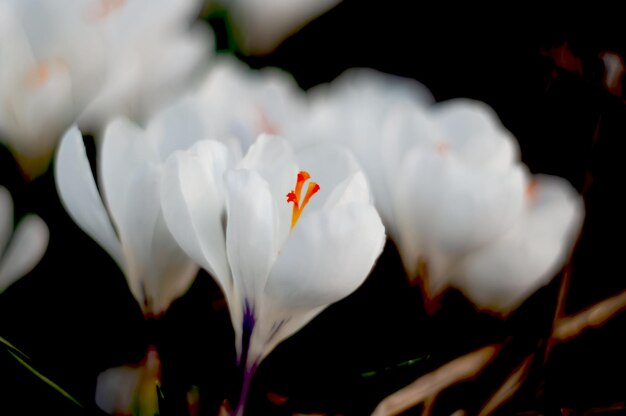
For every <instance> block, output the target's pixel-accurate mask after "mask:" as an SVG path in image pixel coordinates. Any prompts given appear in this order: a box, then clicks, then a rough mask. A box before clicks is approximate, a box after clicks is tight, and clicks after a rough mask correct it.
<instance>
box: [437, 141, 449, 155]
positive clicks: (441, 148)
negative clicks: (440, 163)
mask: <svg viewBox="0 0 626 416" xmlns="http://www.w3.org/2000/svg"><path fill="white" fill-rule="evenodd" d="M435 147H436V149H437V153H439V154H440V155H443V154H446V153H448V150H450V146H449V145H448V144H447V143H438V144H437V145H436V146H435Z"/></svg>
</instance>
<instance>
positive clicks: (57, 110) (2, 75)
mask: <svg viewBox="0 0 626 416" xmlns="http://www.w3.org/2000/svg"><path fill="white" fill-rule="evenodd" d="M199 6H200V4H199V0H181V1H169V0H159V1H152V2H149V3H148V2H145V1H141V0H58V1H55V2H53V3H52V2H41V1H38V0H1V1H0V140H2V141H3V143H5V144H6V145H7V146H8V147H9V148H10V149H11V151H12V152H13V153H14V154H15V156H16V158H17V159H18V160H19V162H20V164H21V166H22V169H23V170H24V171H25V172H26V173H27V174H29V175H31V176H36V175H38V174H40V173H41V172H42V171H43V170H44V169H45V168H46V167H47V164H48V161H49V158H50V156H51V155H52V153H53V150H54V147H55V145H56V143H57V141H58V140H59V139H60V137H61V135H62V134H63V132H64V131H66V130H67V129H68V128H69V126H70V125H71V124H72V123H74V122H75V121H76V119H77V118H78V117H79V116H81V114H82V116H81V122H82V123H84V125H85V126H87V127H89V128H90V130H91V131H92V132H94V133H95V132H98V131H97V130H98V129H99V128H101V127H102V126H103V125H104V123H106V121H108V119H109V118H110V117H111V116H113V115H117V114H121V115H128V116H133V117H137V118H140V117H145V116H146V115H148V114H150V113H151V112H152V111H154V110H155V109H156V108H157V107H158V106H160V105H163V103H164V101H165V100H167V99H170V98H172V97H173V96H174V94H176V93H178V91H179V90H180V89H181V88H182V87H184V86H186V85H187V84H188V83H189V81H190V78H191V77H192V75H193V74H194V73H195V72H196V71H197V70H199V69H202V68H203V67H204V66H205V65H204V64H205V63H206V61H208V59H207V58H208V55H209V51H210V50H211V49H212V47H213V45H212V36H211V34H210V32H209V31H208V29H207V28H206V25H201V24H198V25H194V26H192V27H191V29H190V23H191V19H192V17H193V13H194V12H195V11H197V9H198V7H199Z"/></svg>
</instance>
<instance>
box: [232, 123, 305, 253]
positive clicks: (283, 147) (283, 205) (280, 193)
mask: <svg viewBox="0 0 626 416" xmlns="http://www.w3.org/2000/svg"><path fill="white" fill-rule="evenodd" d="M238 167H239V168H242V169H250V170H254V171H256V172H257V173H259V174H260V175H261V176H262V177H263V179H265V181H266V182H267V183H268V184H269V187H270V192H271V194H272V198H273V199H274V201H275V203H276V209H275V210H274V215H276V218H275V219H274V223H275V226H276V227H277V228H276V233H277V234H276V238H277V241H278V244H280V243H281V242H282V241H283V240H284V239H285V238H286V237H287V234H288V233H289V227H290V226H291V211H292V207H291V205H290V204H288V203H287V193H288V192H289V191H291V190H292V189H293V188H294V186H295V184H296V175H297V172H298V166H297V164H296V161H295V156H294V154H293V150H292V147H291V146H290V145H289V142H287V140H285V139H283V138H282V137H279V136H270V135H266V134H262V135H260V136H259V137H258V139H257V140H256V142H255V143H254V144H253V145H252V146H251V147H250V149H249V150H248V153H247V154H246V156H245V157H244V158H243V159H242V160H241V162H240V163H239V166H238Z"/></svg>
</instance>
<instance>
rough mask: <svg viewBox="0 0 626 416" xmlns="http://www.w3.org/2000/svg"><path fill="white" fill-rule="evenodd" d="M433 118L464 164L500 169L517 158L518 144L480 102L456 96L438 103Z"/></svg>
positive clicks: (486, 168) (445, 140)
mask: <svg viewBox="0 0 626 416" xmlns="http://www.w3.org/2000/svg"><path fill="white" fill-rule="evenodd" d="M432 117H433V119H434V121H436V122H437V123H438V124H439V127H440V128H441V129H442V132H443V136H442V137H441V139H442V140H443V141H444V142H447V143H446V144H449V145H450V151H451V152H452V153H454V154H456V155H457V157H459V158H461V159H462V160H463V161H464V162H465V163H468V164H471V165H474V166H476V167H479V168H481V169H483V170H489V171H496V172H503V171H505V170H507V169H509V168H510V166H511V165H512V163H514V162H515V161H517V160H518V159H519V147H518V144H517V141H516V140H515V138H514V137H513V135H512V134H511V133H510V132H509V131H507V130H506V129H505V128H504V127H503V126H502V124H501V123H500V120H499V119H498V116H497V115H496V113H495V112H494V111H493V110H492V109H491V108H490V107H489V106H487V105H486V104H484V103H482V102H480V101H474V100H468V99H455V100H450V101H446V102H444V103H441V104H437V105H436V106H434V107H433V109H432Z"/></svg>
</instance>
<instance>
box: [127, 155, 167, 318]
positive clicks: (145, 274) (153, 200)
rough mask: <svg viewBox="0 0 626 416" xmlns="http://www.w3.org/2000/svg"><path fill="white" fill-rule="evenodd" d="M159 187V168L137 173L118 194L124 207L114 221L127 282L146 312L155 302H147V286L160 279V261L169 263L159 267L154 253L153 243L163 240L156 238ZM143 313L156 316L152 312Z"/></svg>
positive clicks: (141, 170) (137, 170) (145, 167)
mask: <svg viewBox="0 0 626 416" xmlns="http://www.w3.org/2000/svg"><path fill="white" fill-rule="evenodd" d="M159 183H160V176H159V169H158V168H157V167H156V166H150V165H146V166H143V167H138V168H137V169H135V171H134V172H132V173H131V174H130V175H129V177H127V178H126V184H125V186H124V188H122V189H120V191H119V192H120V193H123V195H122V196H123V197H124V198H123V201H124V203H125V205H124V206H123V207H122V210H121V212H120V213H119V214H118V216H117V217H116V218H115V219H116V221H117V225H118V233H119V237H120V241H121V242H122V248H123V250H124V257H125V260H126V265H127V270H126V273H125V274H126V278H127V280H128V284H129V287H130V289H131V292H132V293H133V295H134V296H135V299H137V302H139V304H140V305H141V306H142V307H144V308H146V307H148V308H150V307H151V306H152V305H151V301H152V299H149V298H147V299H146V295H147V293H146V288H145V284H146V282H149V281H150V280H151V279H155V278H156V279H157V280H158V279H159V278H158V277H157V276H155V274H159V273H160V272H161V271H160V270H158V268H156V266H157V264H159V265H162V264H163V263H161V261H164V262H166V259H159V260H160V261H159V262H158V263H157V261H156V259H155V258H154V257H153V255H152V250H151V249H152V243H153V241H154V240H155V239H159V238H160V236H157V235H155V234H154V232H155V227H156V225H157V219H158V218H159V215H160V212H161V207H160V204H159V202H160V198H159ZM144 311H146V312H154V311H150V310H149V309H144Z"/></svg>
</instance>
